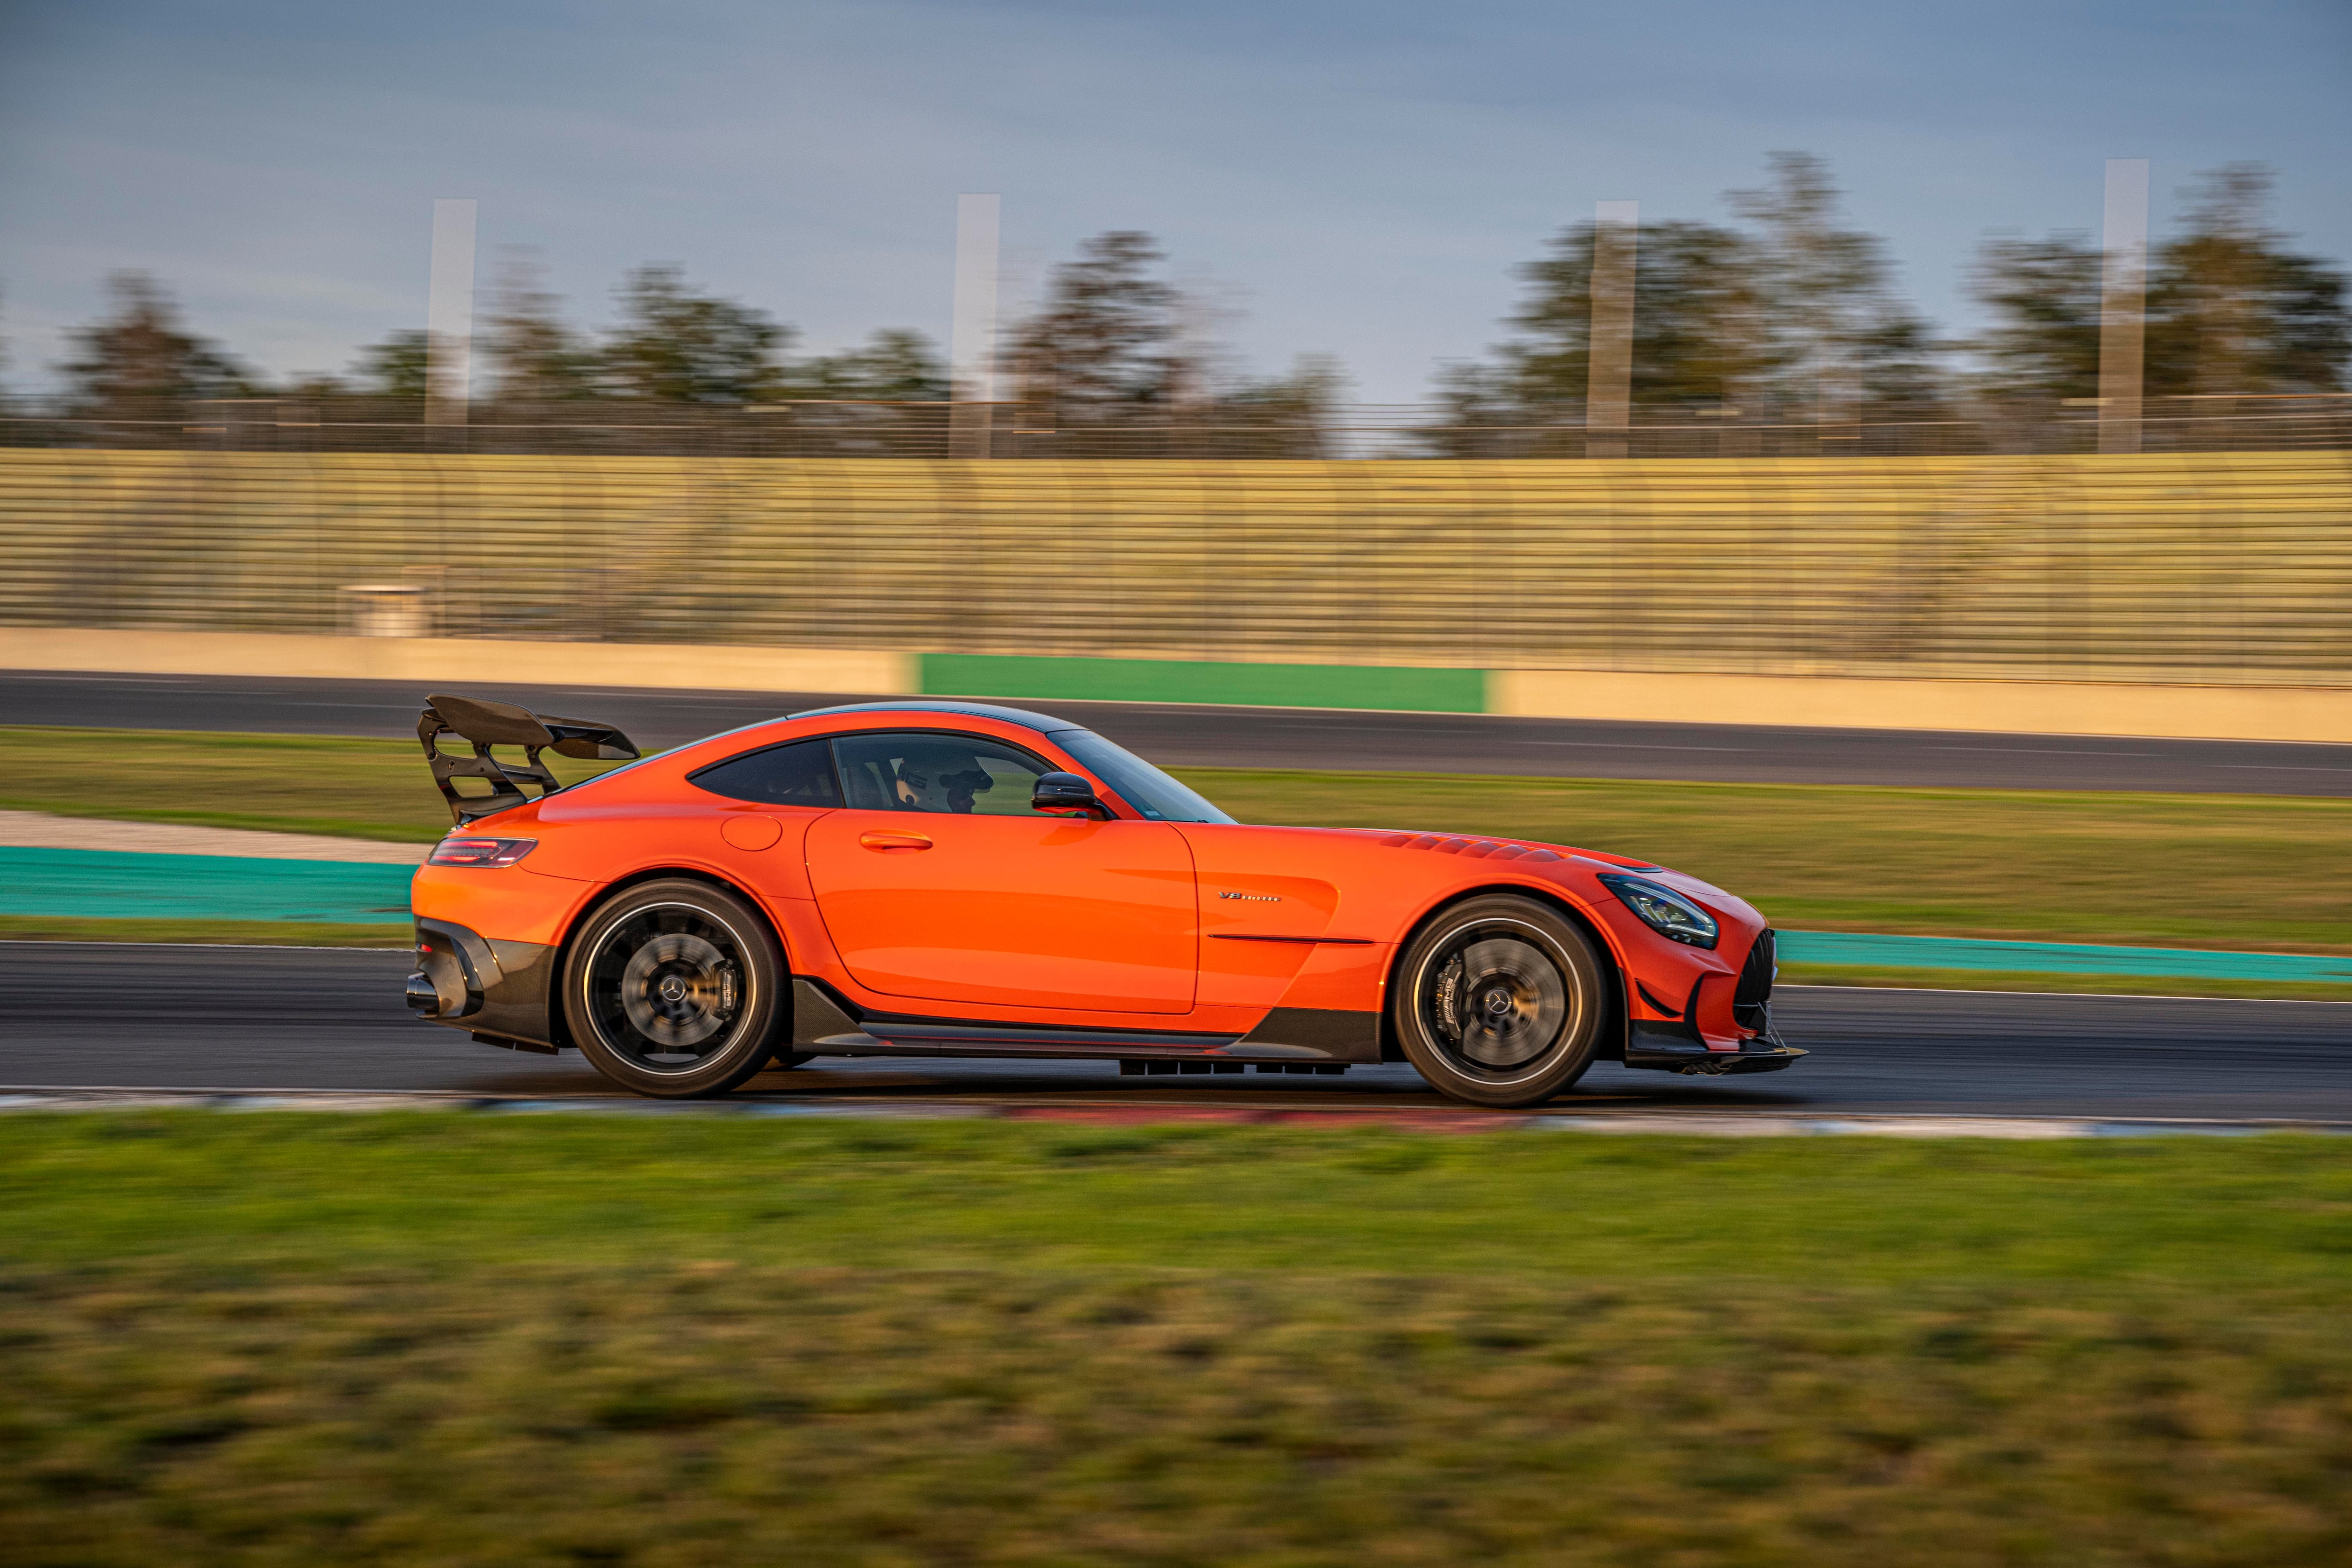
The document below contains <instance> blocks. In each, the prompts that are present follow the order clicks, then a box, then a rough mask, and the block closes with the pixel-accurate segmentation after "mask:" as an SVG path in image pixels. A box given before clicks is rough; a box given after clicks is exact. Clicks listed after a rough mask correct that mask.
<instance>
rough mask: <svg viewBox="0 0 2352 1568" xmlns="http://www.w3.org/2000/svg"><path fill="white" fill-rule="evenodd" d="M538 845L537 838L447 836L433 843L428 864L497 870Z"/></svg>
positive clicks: (510, 863) (509, 864)
mask: <svg viewBox="0 0 2352 1568" xmlns="http://www.w3.org/2000/svg"><path fill="white" fill-rule="evenodd" d="M538 847H539V840H538V839H536V838H444V839H443V840H441V842H440V843H438V844H436V845H435V846H434V847H433V856H432V858H431V859H429V860H427V861H426V862H425V864H426V865H428V866H473V867H477V868H480V869H483V870H496V869H497V868H499V867H501V866H511V865H513V864H514V863H515V862H516V861H518V860H520V859H521V858H523V857H524V856H526V855H528V854H530V852H531V851H532V850H534V849H536V848H538Z"/></svg>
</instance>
